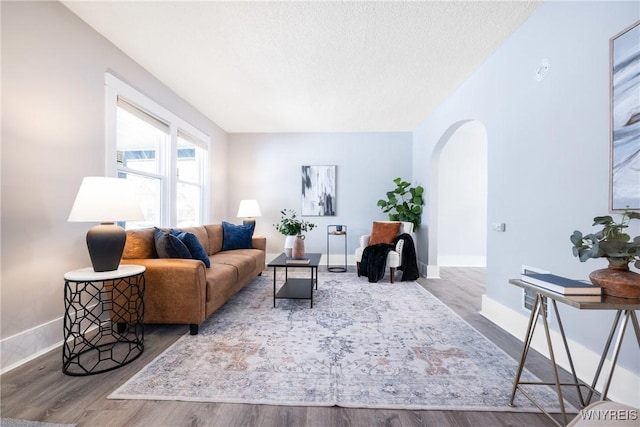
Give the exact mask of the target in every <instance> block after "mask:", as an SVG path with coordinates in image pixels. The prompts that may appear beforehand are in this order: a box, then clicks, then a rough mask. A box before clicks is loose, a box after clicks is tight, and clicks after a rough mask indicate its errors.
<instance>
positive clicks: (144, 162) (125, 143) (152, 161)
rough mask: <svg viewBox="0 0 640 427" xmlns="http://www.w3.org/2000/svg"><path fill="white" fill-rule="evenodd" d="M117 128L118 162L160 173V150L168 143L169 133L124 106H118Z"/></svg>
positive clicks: (125, 165) (131, 167)
mask: <svg viewBox="0 0 640 427" xmlns="http://www.w3.org/2000/svg"><path fill="white" fill-rule="evenodd" d="M140 114H141V115H143V114H144V113H142V112H141V113H140ZM116 129H117V132H118V135H117V139H116V141H117V150H118V164H119V165H121V166H124V167H126V168H129V169H134V170H138V171H141V172H147V173H152V174H159V173H160V172H161V170H160V161H159V150H160V147H161V146H165V145H166V144H167V141H168V138H169V135H168V133H166V132H165V131H163V130H161V129H159V127H157V126H154V125H153V124H152V123H149V122H147V121H145V120H143V119H141V118H140V117H139V115H134V114H132V113H130V112H129V111H127V110H126V109H124V108H122V107H118V111H117V123H116Z"/></svg>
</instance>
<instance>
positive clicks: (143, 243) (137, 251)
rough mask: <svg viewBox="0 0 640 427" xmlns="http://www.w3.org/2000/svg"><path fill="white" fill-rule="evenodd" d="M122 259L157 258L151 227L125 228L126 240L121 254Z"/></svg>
mask: <svg viewBox="0 0 640 427" xmlns="http://www.w3.org/2000/svg"><path fill="white" fill-rule="evenodd" d="M122 258H123V259H145V258H147V259H148V258H158V254H157V253H156V245H155V241H154V236H153V228H137V229H134V230H127V241H126V244H125V246H124V252H123V254H122Z"/></svg>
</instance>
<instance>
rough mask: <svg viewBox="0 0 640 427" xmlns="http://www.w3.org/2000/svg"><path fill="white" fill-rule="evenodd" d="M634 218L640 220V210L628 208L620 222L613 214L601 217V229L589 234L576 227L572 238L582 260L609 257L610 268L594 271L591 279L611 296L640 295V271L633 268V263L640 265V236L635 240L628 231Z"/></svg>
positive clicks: (598, 219) (595, 221) (598, 222)
mask: <svg viewBox="0 0 640 427" xmlns="http://www.w3.org/2000/svg"><path fill="white" fill-rule="evenodd" d="M632 220H640V213H638V212H633V211H630V210H625V211H624V212H623V213H622V216H621V218H620V221H619V222H616V221H615V220H614V219H613V217H611V216H610V215H605V216H597V217H595V218H594V219H593V225H594V226H601V227H602V229H601V230H599V231H597V232H595V233H589V234H583V233H582V232H580V231H578V230H575V231H574V232H573V234H572V235H571V238H570V239H571V243H573V248H572V250H573V255H574V256H576V257H578V258H579V259H580V261H581V262H585V261H587V260H588V259H590V258H607V260H608V261H609V267H608V268H605V269H601V270H596V271H594V272H592V273H591V274H590V275H589V278H590V279H591V282H593V283H594V284H596V285H599V286H602V287H603V288H604V291H605V293H606V294H608V295H613V296H619V297H624V298H640V274H638V273H634V272H632V271H629V264H630V263H632V262H633V263H634V266H635V267H636V268H640V236H636V237H634V238H633V239H632V238H631V236H630V235H629V234H627V233H626V232H625V229H626V228H628V227H629V223H630V222H631V221H632Z"/></svg>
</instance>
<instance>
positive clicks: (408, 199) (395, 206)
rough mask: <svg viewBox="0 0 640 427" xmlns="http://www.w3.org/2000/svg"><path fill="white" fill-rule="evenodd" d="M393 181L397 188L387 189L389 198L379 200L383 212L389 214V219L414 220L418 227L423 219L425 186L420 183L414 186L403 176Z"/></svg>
mask: <svg viewBox="0 0 640 427" xmlns="http://www.w3.org/2000/svg"><path fill="white" fill-rule="evenodd" d="M393 182H394V184H396V188H395V189H394V190H392V191H387V200H384V199H380V200H378V206H380V208H382V212H384V213H388V214H389V220H391V221H406V222H412V223H413V225H414V226H415V228H418V227H419V226H420V221H421V220H422V206H423V205H424V200H423V199H422V194H424V188H422V186H420V185H418V186H416V187H412V186H411V184H409V183H408V182H407V181H404V180H403V179H402V178H396V179H394V180H393Z"/></svg>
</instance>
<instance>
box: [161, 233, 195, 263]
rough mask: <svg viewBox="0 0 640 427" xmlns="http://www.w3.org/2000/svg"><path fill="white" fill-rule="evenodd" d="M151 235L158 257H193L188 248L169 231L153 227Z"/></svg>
mask: <svg viewBox="0 0 640 427" xmlns="http://www.w3.org/2000/svg"><path fill="white" fill-rule="evenodd" d="M153 236H154V240H155V245H156V252H157V253H158V256H159V257H160V258H188V259H191V258H193V257H192V256H191V252H189V248H187V246H186V245H185V244H184V243H182V241H180V239H178V238H177V237H176V236H174V235H172V234H171V233H167V232H166V231H164V230H161V229H159V228H158V227H154V229H153Z"/></svg>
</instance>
